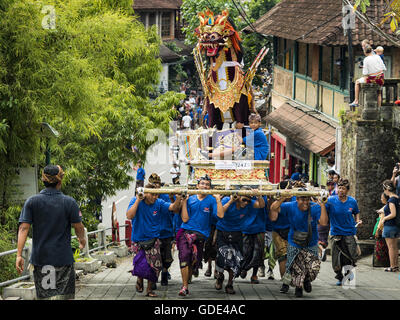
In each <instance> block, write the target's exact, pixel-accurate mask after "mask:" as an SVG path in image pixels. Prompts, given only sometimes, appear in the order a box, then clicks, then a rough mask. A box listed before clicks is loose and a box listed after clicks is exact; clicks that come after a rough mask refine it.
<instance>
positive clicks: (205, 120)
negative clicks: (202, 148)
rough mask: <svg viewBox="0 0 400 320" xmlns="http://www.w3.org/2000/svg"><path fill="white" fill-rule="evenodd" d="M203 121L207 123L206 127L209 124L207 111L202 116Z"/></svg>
mask: <svg viewBox="0 0 400 320" xmlns="http://www.w3.org/2000/svg"><path fill="white" fill-rule="evenodd" d="M204 123H205V124H206V125H207V127H208V126H209V125H210V124H209V123H208V113H207V114H206V115H205V116H204Z"/></svg>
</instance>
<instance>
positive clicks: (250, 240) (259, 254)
mask: <svg viewBox="0 0 400 320" xmlns="http://www.w3.org/2000/svg"><path fill="white" fill-rule="evenodd" d="M264 241H265V240H264V233H256V234H245V235H244V237H243V256H244V259H243V270H246V271H248V270H250V269H251V268H254V267H255V268H257V267H262V266H263V265H264V262H263V255H264Z"/></svg>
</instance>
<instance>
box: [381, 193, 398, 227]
mask: <svg viewBox="0 0 400 320" xmlns="http://www.w3.org/2000/svg"><path fill="white" fill-rule="evenodd" d="M389 203H393V204H394V205H395V207H396V216H397V215H398V214H400V204H399V198H396V197H390V198H389V200H388V202H387V203H386V205H385V207H384V208H383V212H384V213H385V217H386V216H388V215H390V207H389ZM383 225H384V226H396V218H393V219H390V220H386V221H385V222H384V224H383Z"/></svg>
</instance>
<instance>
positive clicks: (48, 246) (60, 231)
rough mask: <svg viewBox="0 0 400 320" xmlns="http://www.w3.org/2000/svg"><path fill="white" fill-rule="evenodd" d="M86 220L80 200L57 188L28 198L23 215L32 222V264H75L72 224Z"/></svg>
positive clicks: (58, 265)
mask: <svg viewBox="0 0 400 320" xmlns="http://www.w3.org/2000/svg"><path fill="white" fill-rule="evenodd" d="M81 221H82V215H81V212H80V210H79V207H78V204H77V203H76V201H75V200H74V199H73V198H71V197H69V196H66V195H64V194H63V193H62V192H61V191H60V190H57V189H55V188H46V189H43V190H42V191H40V193H39V194H37V195H34V196H32V197H30V198H28V199H27V200H26V202H25V204H24V207H23V208H22V211H21V215H20V217H19V222H20V223H23V222H25V223H29V224H31V225H32V229H33V230H32V254H31V257H30V262H31V264H32V265H36V266H45V265H51V266H54V267H61V266H67V265H72V264H73V263H74V258H73V255H72V249H71V224H72V223H79V222H81Z"/></svg>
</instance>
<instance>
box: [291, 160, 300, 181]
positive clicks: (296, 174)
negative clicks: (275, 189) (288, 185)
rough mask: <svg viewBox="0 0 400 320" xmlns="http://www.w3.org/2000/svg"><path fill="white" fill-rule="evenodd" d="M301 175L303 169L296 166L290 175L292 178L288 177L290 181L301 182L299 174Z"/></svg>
mask: <svg viewBox="0 0 400 320" xmlns="http://www.w3.org/2000/svg"><path fill="white" fill-rule="evenodd" d="M302 173H303V168H302V167H301V165H299V164H296V166H295V172H294V173H293V174H292V176H291V177H290V180H293V181H300V180H301V174H302Z"/></svg>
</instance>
